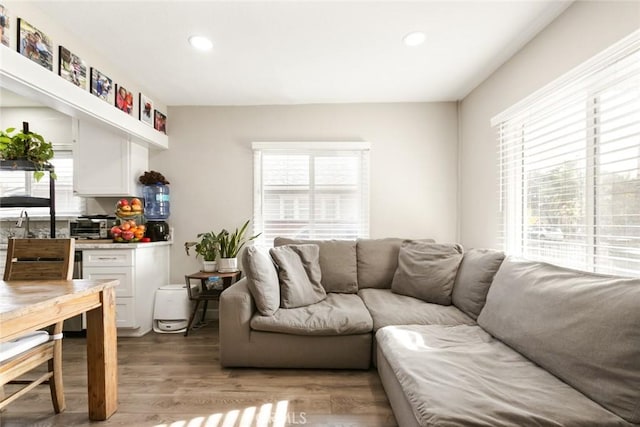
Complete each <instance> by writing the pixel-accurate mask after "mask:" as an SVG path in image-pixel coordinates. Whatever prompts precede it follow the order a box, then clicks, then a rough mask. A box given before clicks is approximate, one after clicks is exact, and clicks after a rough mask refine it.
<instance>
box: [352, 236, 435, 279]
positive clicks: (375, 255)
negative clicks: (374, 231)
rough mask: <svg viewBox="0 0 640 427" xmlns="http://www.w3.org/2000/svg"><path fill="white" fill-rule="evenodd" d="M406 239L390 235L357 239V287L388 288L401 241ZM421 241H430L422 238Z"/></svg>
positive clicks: (396, 265) (395, 266)
mask: <svg viewBox="0 0 640 427" xmlns="http://www.w3.org/2000/svg"><path fill="white" fill-rule="evenodd" d="M405 240H407V239H400V238H397V237H390V238H386V239H358V242H357V245H356V250H357V255H358V289H366V288H376V289H389V288H391V281H392V280H393V275H394V274H395V272H396V269H397V268H398V253H399V252H400V246H402V242H404V241H405ZM421 241H422V242H431V243H433V242H434V240H432V239H424V240H421Z"/></svg>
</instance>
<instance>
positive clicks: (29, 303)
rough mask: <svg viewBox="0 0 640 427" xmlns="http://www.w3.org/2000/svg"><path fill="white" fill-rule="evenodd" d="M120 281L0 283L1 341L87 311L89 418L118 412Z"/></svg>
mask: <svg viewBox="0 0 640 427" xmlns="http://www.w3.org/2000/svg"><path fill="white" fill-rule="evenodd" d="M118 283H119V281H118V280H46V281H45V280H38V281H29V280H9V281H0V341H8V340H11V339H13V338H15V337H17V336H19V335H22V334H23V333H26V332H31V331H35V330H37V329H41V328H44V327H46V326H49V325H51V324H53V323H56V322H59V321H61V320H64V319H68V318H70V317H73V316H76V315H78V314H81V313H85V312H86V313H87V379H88V384H87V391H88V395H89V419H91V420H95V421H103V420H106V419H108V418H109V417H110V416H111V415H113V413H114V412H116V410H117V409H118V354H117V338H116V304H115V286H117V285H118Z"/></svg>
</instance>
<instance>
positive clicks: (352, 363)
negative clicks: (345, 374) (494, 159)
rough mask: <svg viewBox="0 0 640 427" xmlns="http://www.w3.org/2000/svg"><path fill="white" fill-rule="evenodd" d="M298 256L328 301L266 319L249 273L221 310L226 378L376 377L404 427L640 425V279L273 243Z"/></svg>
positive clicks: (396, 251)
mask: <svg viewBox="0 0 640 427" xmlns="http://www.w3.org/2000/svg"><path fill="white" fill-rule="evenodd" d="M303 243H305V244H308V243H312V244H316V245H317V246H318V248H319V266H320V271H321V278H320V282H321V284H322V287H323V288H324V290H325V291H326V297H325V298H324V299H322V301H320V302H317V303H314V304H310V305H306V306H301V307H296V308H279V309H278V308H277V307H276V308H275V309H274V310H272V312H268V314H267V315H263V314H261V311H264V309H265V307H264V304H265V301H264V298H262V297H261V296H260V294H259V292H260V289H258V290H257V292H258V294H256V289H255V284H256V283H263V279H264V277H261V276H260V274H257V275H256V273H255V269H254V268H252V266H249V269H248V270H247V263H250V261H251V260H247V259H245V272H246V273H247V278H245V279H243V280H241V281H240V282H238V283H237V284H235V285H234V286H232V287H230V288H229V289H227V290H226V291H224V292H223V294H222V296H221V300H220V358H221V364H222V365H223V366H225V367H273V368H344V369H368V368H370V367H371V366H372V365H375V366H376V367H377V370H378V372H379V375H380V378H381V380H382V383H383V386H384V388H385V391H386V393H387V396H388V398H389V401H390V403H391V406H392V408H393V411H394V414H395V416H396V419H397V421H398V423H399V425H400V426H457V425H465V426H466V425H480V426H523V425H537V426H619V425H620V426H622V425H640V279H623V278H617V277H611V276H604V275H596V274H589V273H584V272H578V271H573V270H568V269H564V268H560V267H556V266H552V265H549V264H544V263H538V262H528V261H524V260H518V259H514V258H511V257H507V258H506V259H504V255H503V254H502V253H500V252H497V251H490V250H469V251H467V252H465V253H464V254H462V253H459V254H457V253H456V251H457V250H458V249H456V248H457V247H456V246H455V245H450V247H448V248H447V247H446V246H445V245H442V246H441V247H436V249H437V251H440V250H442V247H444V248H445V249H447V250H448V251H449V252H447V253H446V254H445V255H442V254H441V253H435V255H434V254H427V255H426V256H423V255H424V253H423V252H424V248H425V247H429V244H427V243H426V241H420V242H419V243H415V244H414V247H413V248H414V249H416V248H417V249H416V250H417V252H418V255H417V258H416V256H415V254H414V255H411V250H412V246H411V245H412V243H411V242H406V241H404V240H402V239H371V240H358V241H316V242H310V241H293V240H289V239H282V238H278V239H276V242H275V244H276V246H281V245H294V246H293V247H295V245H297V244H303ZM434 246H437V245H434ZM401 248H402V249H401ZM420 251H423V252H420ZM437 251H436V252H437ZM460 252H462V251H460ZM407 254H408V255H407ZM412 257H413V258H412ZM421 257H422V258H421ZM416 259H418V261H417V262H418V264H420V263H421V262H423V261H424V260H427V261H426V262H427V264H428V263H431V266H430V267H429V268H431V269H430V270H429V269H427V271H428V272H429V274H428V275H427V276H426V277H424V276H420V274H414V271H415V270H416V266H415V265H413V264H412V263H414V264H415V262H416V261H415V260H416ZM503 259H504V261H503ZM433 265H436V266H440V265H445V267H443V268H440V267H437V268H436V269H435V270H434V269H433V268H432V267H433ZM452 265H453V266H454V275H453V277H452V276H451V272H452V270H451V268H452V267H451V266H452ZM422 267H424V265H422ZM417 269H418V270H420V265H418V267H417ZM249 270H251V271H253V274H251V273H250V272H249ZM424 271H425V270H424V269H423V270H422V272H423V273H424ZM402 272H404V274H405V276H407V277H404V279H405V281H404V282H403V283H400V282H401V281H400V280H399V278H401V277H400V276H402V274H401V273H402ZM407 272H409V274H408V275H407ZM258 273H260V272H258ZM423 282H424V286H423V285H422V283H423ZM427 282H429V283H427ZM407 283H408V285H407ZM416 283H418V284H419V286H418V287H415V284H416ZM433 283H439V284H440V285H439V286H438V287H436V288H434V287H433V286H432V284H433ZM451 285H452V286H451ZM412 286H413V288H412ZM430 286H431V288H430ZM434 289H435V290H434ZM252 292H253V293H252ZM434 292H435V294H434ZM447 294H448V298H449V299H448V300H447V298H446V297H447ZM410 295H413V296H410ZM254 296H256V297H258V299H256V298H254ZM416 296H418V297H416ZM430 300H438V301H439V302H440V303H432V302H427V301H430ZM271 303H273V301H271ZM447 303H448V305H445V304H447ZM258 308H260V311H259V310H258Z"/></svg>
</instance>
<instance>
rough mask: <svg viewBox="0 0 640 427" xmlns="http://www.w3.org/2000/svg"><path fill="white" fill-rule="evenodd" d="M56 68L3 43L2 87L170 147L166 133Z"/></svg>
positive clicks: (151, 144) (155, 145)
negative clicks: (76, 84) (84, 86)
mask: <svg viewBox="0 0 640 427" xmlns="http://www.w3.org/2000/svg"><path fill="white" fill-rule="evenodd" d="M55 68H56V67H55V66H54V71H49V70H47V69H46V68H44V67H42V66H40V65H38V64H36V63H35V62H33V61H30V60H29V59H27V58H25V57H24V56H22V55H20V54H19V53H18V52H14V51H12V50H11V49H9V48H7V47H6V46H0V87H4V88H6V89H8V90H11V91H13V92H15V93H17V94H19V95H22V96H25V97H28V98H30V99H33V100H35V101H37V102H40V103H42V104H44V105H47V106H49V107H51V108H53V109H54V110H57V111H60V112H61V113H65V114H68V115H70V116H72V117H76V118H78V119H80V120H92V121H98V122H100V123H104V124H107V125H109V126H112V127H114V128H115V129H118V130H120V131H123V132H125V133H127V134H129V135H131V136H132V137H134V138H137V139H140V140H142V141H144V142H146V143H148V144H149V147H150V148H153V149H161V150H165V149H168V148H169V138H168V137H167V135H165V134H163V133H161V132H158V131H157V130H155V129H153V128H152V127H150V126H148V125H146V124H144V123H142V122H141V121H139V120H138V119H137V118H135V117H134V116H129V115H127V114H126V113H124V112H122V111H120V110H118V109H117V108H115V107H114V106H113V105H110V104H108V103H107V102H105V101H103V100H101V99H99V98H98V97H96V96H94V95H92V94H91V93H90V92H89V91H86V90H82V89H81V88H79V87H77V86H75V85H73V84H72V83H71V82H68V81H66V80H64V79H63V78H61V77H60V76H58V75H57V73H56V72H55Z"/></svg>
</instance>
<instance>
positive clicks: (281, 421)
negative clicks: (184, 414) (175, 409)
mask: <svg viewBox="0 0 640 427" xmlns="http://www.w3.org/2000/svg"><path fill="white" fill-rule="evenodd" d="M288 409H289V401H288V400H280V401H278V402H277V403H276V404H275V408H274V406H273V404H272V403H265V404H264V405H261V406H260V407H259V408H257V407H255V406H248V407H246V408H244V409H234V410H231V411H228V412H225V413H215V414H211V415H209V416H200V417H194V418H191V419H189V420H178V421H174V422H172V423H170V424H166V423H165V424H156V425H154V427H251V426H253V425H255V426H256V427H284V426H285V425H286V424H287V419H288V416H289V413H288Z"/></svg>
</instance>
